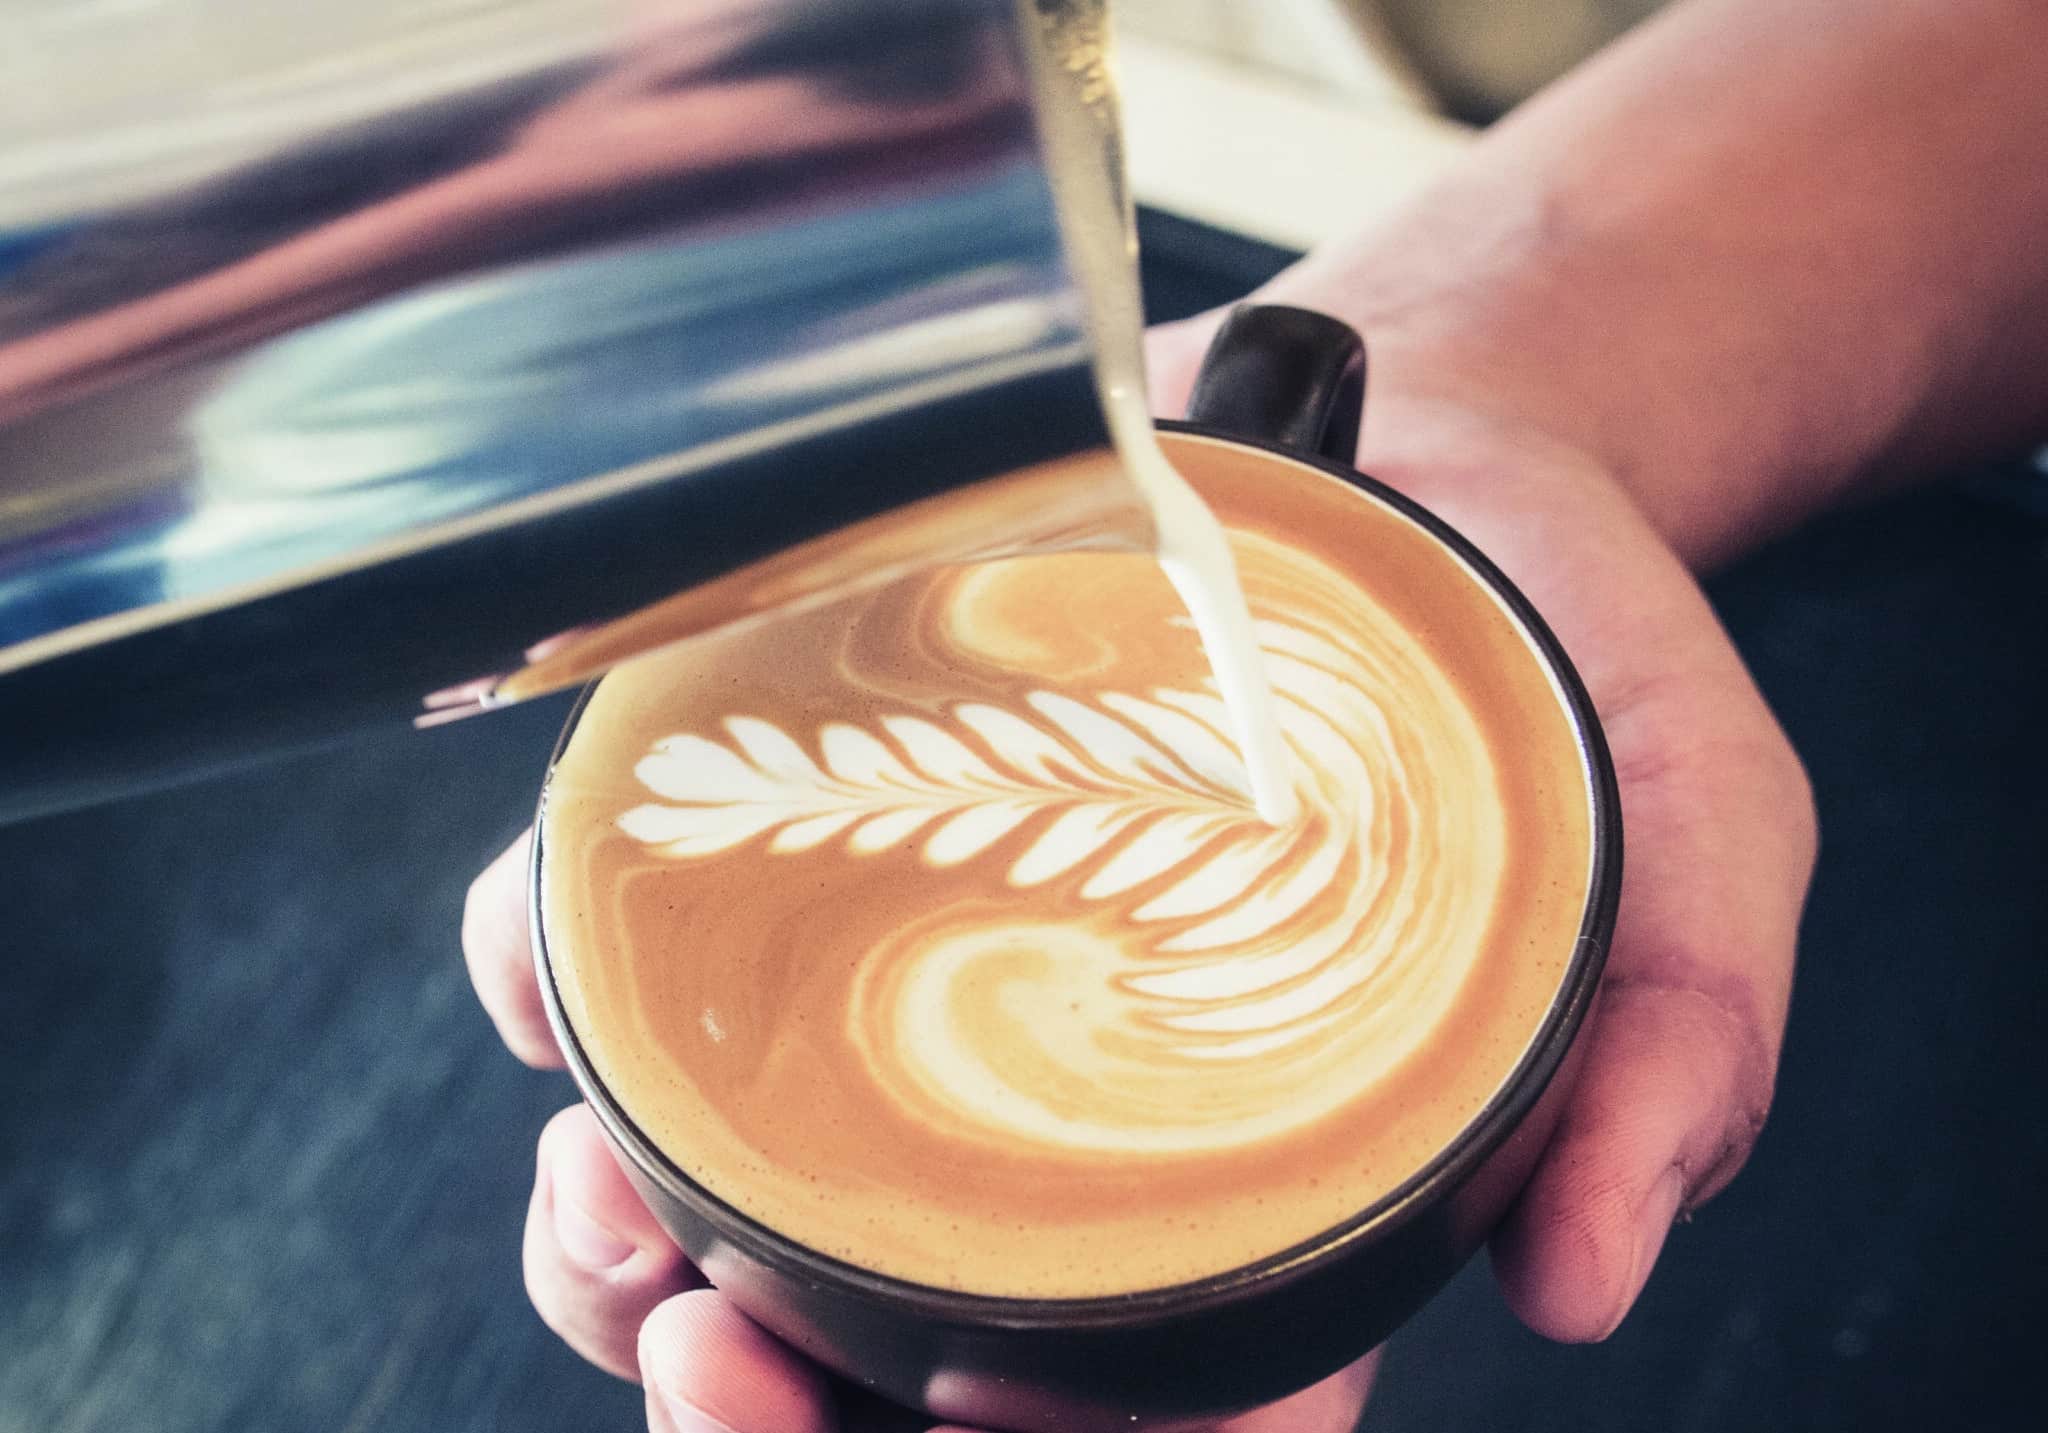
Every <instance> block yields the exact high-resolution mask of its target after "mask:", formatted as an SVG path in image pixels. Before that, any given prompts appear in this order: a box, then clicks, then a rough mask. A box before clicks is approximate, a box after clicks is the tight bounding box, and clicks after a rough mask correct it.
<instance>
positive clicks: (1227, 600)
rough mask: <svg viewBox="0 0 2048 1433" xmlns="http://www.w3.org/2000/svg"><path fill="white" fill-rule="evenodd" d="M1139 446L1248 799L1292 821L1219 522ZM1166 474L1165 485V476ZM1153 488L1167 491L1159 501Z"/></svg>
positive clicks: (1154, 451) (1263, 688)
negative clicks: (1239, 758)
mask: <svg viewBox="0 0 2048 1433" xmlns="http://www.w3.org/2000/svg"><path fill="white" fill-rule="evenodd" d="M1145 446H1146V450H1147V451H1146V452H1144V453H1142V454H1140V453H1130V454H1127V455H1126V461H1128V462H1130V463H1131V464H1132V465H1133V466H1134V467H1136V466H1140V465H1149V464H1151V463H1157V464H1158V465H1159V467H1160V468H1161V469H1162V470H1163V472H1162V473H1161V474H1159V475H1154V476H1153V477H1152V478H1150V479H1149V480H1147V486H1148V487H1152V488H1155V490H1156V491H1155V494H1154V496H1153V498H1152V502H1153V508H1152V512H1153V519H1154V521H1155V522H1157V524H1158V526H1159V537H1158V544H1159V545H1158V552H1157V554H1156V556H1157V558H1158V561H1159V566H1160V567H1161V569H1163V570H1164V571H1165V573H1166V576H1167V580H1168V581H1170V582H1172V583H1173V590H1174V591H1175V592H1177V593H1179V594H1180V600H1181V604H1182V605H1183V606H1185V607H1186V608H1187V609H1188V616H1190V617H1191V618H1193V619H1194V623H1195V632H1196V634H1197V635H1198V636H1199V637H1200V638H1201V639H1202V652H1203V655H1205V656H1206V657H1207V658H1208V659H1209V669H1210V671H1211V672H1213V673H1214V674H1215V677H1216V685H1217V687H1218V689H1219V690H1220V691H1221V693H1222V696H1223V705H1224V707H1225V709H1226V710H1228V711H1229V713H1230V726H1231V734H1232V735H1233V736H1235V737H1236V738H1237V745H1238V750H1239V751H1240V752H1241V753H1242V754H1243V756H1244V764H1245V773H1246V775H1247V776H1248V777H1249V779H1250V781H1251V791H1252V804H1253V806H1254V807H1256V808H1257V810H1258V813H1259V817H1260V819H1261V820H1263V821H1265V822H1266V824H1268V825H1270V826H1287V825H1291V824H1292V823H1293V821H1294V819H1295V817H1296V816H1297V815H1299V814H1300V802H1299V799H1298V798H1297V797H1296V795H1295V791H1294V777H1293V773H1292V763H1291V762H1290V761H1289V759H1288V752H1287V743H1286V740H1285V739H1284V738H1283V737H1282V736H1281V735H1280V724H1279V722H1277V721H1276V720H1275V719H1274V716H1273V692H1272V689H1271V687H1270V686H1269V685H1268V684H1267V681H1266V668H1265V664H1264V662H1263V661H1262V660H1261V659H1260V655H1259V639H1258V632H1257V631H1256V629H1254V628H1253V626H1252V614H1251V611H1250V609H1249V608H1247V607H1246V606H1245V601H1244V589H1243V588H1242V587H1241V586H1239V585H1238V580H1237V564H1236V563H1235V562H1234V561H1232V559H1231V556H1230V543H1229V541H1228V539H1227V538H1226V537H1225V536H1224V532H1223V524H1222V523H1220V522H1218V521H1217V520H1216V516H1215V514H1214V513H1212V512H1210V511H1209V509H1208V507H1207V505H1206V504H1204V503H1203V502H1202V500H1201V499H1200V498H1199V497H1197V496H1196V495H1195V492H1194V490H1193V489H1192V488H1190V487H1189V486H1188V485H1187V482H1186V480H1185V479H1183V478H1182V477H1181V475H1180V474H1179V473H1177V472H1175V471H1174V470H1173V465H1172V464H1171V463H1169V462H1168V461H1167V459H1166V455H1165V454H1164V453H1162V452H1160V451H1159V448H1158V446H1157V445H1156V444H1151V443H1148V444H1146V445H1145ZM1168 478H1170V479H1171V480H1172V484H1171V487H1168V486H1167V485H1166V483H1165V481H1164V479H1168ZM1160 492H1170V493H1172V494H1173V495H1172V496H1170V497H1168V498H1166V499H1165V501H1161V500H1160V497H1159V495H1158V494H1159V493H1160Z"/></svg>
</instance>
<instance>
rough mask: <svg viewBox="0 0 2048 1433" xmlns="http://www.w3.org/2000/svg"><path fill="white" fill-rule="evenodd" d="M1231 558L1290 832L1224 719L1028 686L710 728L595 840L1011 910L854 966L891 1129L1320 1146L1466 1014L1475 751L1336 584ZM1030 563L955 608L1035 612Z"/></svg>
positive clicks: (1215, 712)
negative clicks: (918, 1124)
mask: <svg viewBox="0 0 2048 1433" xmlns="http://www.w3.org/2000/svg"><path fill="white" fill-rule="evenodd" d="M1241 542H1242V545H1241V547H1240V558H1239V560H1240V564H1241V565H1243V566H1244V567H1246V568H1247V569H1248V570H1251V571H1257V572H1261V573H1282V572H1284V573H1285V582H1284V591H1285V592H1286V593H1287V596H1286V598H1285V602H1284V606H1281V607H1279V608H1278V609H1277V610H1276V608H1275V606H1274V604H1273V603H1271V602H1269V603H1268V604H1267V609H1266V610H1267V612H1268V614H1269V615H1268V616H1267V618H1266V620H1265V621H1263V622H1262V623H1261V624H1260V638H1261V646H1262V648H1263V650H1264V652H1265V656H1266V663H1267V672H1268V677H1269V679H1270V681H1271V682H1272V685H1273V690H1274V695H1275V698H1276V701H1277V712H1278V715H1279V716H1280V719H1281V724H1282V729H1283V731H1284V733H1285V735H1286V737H1287V740H1288V744H1289V747H1290V749H1291V751H1292V753H1293V756H1294V760H1295V765H1296V771H1297V775H1296V789H1297V795H1298V797H1299V800H1300V803H1301V813H1302V814H1301V817H1300V819H1299V820H1298V821H1297V822H1296V823H1295V824H1294V825H1292V826H1290V827H1289V828H1287V829H1282V830H1274V829H1272V828H1269V827H1267V826H1265V825H1264V824H1263V823H1262V822H1260V821H1259V819H1258V818H1257V816H1256V815H1255V814H1253V813H1252V811H1251V810H1250V808H1249V798H1248V796H1247V794H1246V790H1245V784H1246V783H1245V776H1244V770H1243V765H1242V763H1241V762H1240V760H1239V758H1238V756H1237V753H1236V751H1235V750H1234V749H1233V747H1232V745H1231V743H1230V741H1229V738H1228V736H1227V733H1228V731H1229V726H1228V723H1227V716H1226V714H1225V712H1224V710H1223V705H1222V702H1221V700H1220V699H1219V698H1218V697H1217V696H1216V695H1215V694H1214V692H1213V691H1205V690H1183V689H1174V688H1159V689H1154V690H1150V691H1147V692H1143V693H1130V692H1116V691H1088V692H1085V693H1080V694H1075V693H1068V692H1061V691H1053V690H1048V689H1045V688H1034V689H1032V690H1030V691H1028V692H1027V693H1025V694H1024V695H1023V697H1022V699H1021V701H1019V702H1018V703H1017V704H1016V705H1015V706H1012V707H1004V706H996V705H992V704H989V703H985V702H960V703H956V704H954V705H952V706H950V707H946V708H942V709H941V715H940V716H939V717H938V718H937V719H934V718H930V717H924V716H918V715H913V714H911V713H909V712H893V713H889V714H887V715H883V716H880V717H879V718H874V719H871V720H872V725H871V726H870V725H856V724H853V723H850V722H840V721H834V722H827V723H826V724H824V725H822V726H821V727H820V728H818V729H817V731H816V732H815V733H811V734H808V735H809V736H810V740H809V742H808V743H806V742H804V741H800V740H798V739H797V738H796V737H795V736H793V735H792V734H790V733H788V732H786V731H784V730H783V729H782V728H780V727H779V726H777V725H775V724H774V723H773V722H771V721H768V720H766V719H764V718H762V717H760V716H756V715H734V716H729V717H727V718H726V719H725V721H724V722H723V723H722V728H723V730H722V732H721V733H720V736H721V737H722V738H723V739H722V740H721V739H715V738H713V737H708V736H705V735H700V734H694V733H681V734H674V735H670V736H667V737H664V738H662V739H661V740H660V741H658V742H657V743H656V745H655V748H654V750H653V751H652V752H651V753H650V754H649V755H648V756H646V757H645V758H644V759H642V760H641V761H640V762H639V763H638V764H637V765H636V766H635V768H634V771H635V775H636V776H637V777H638V779H639V781H640V782H641V783H642V784H643V785H644V786H645V787H646V788H647V789H648V791H649V792H651V793H652V794H653V795H654V796H656V797H658V798H660V799H659V800H658V801H657V802H651V803H646V804H641V805H636V806H634V807H632V808H631V809H629V810H627V811H625V812H624V813H623V815H621V817H620V818H619V826H620V828H621V829H622V830H623V831H625V832H626V833H627V834H628V835H629V836H631V837H633V838H634V839H635V840H637V841H640V842H642V843H645V844H647V845H650V846H652V847H653V848H655V849H656V850H658V851H659V852H660V853H661V854H662V855H663V856H666V857H668V858H671V859H675V860H682V861H689V860H696V859H701V858H704V857H707V856H712V855H718V854H721V853H725V852H729V851H731V850H732V849H733V848H735V847H737V846H741V845H743V844H748V843H758V844H759V845H760V847H761V850H760V853H759V855H760V858H761V859H763V860H768V861H773V860H776V859H778V858H781V859H797V860H801V859H809V860H813V861H816V860H824V861H826V862H829V863H831V864H833V865H838V864H840V863H843V862H845V861H847V860H849V859H851V860H854V861H858V860H859V859H860V858H862V857H867V856H874V855H878V854H881V853H883V852H890V851H897V850H900V849H903V848H914V850H915V853H916V857H917V859H918V860H920V861H921V862H923V863H924V864H925V865H926V866H927V867H930V868H933V869H934V870H944V869H947V868H955V867H959V868H965V870H964V875H965V876H966V880H967V884H968V885H970V886H971V887H972V888H974V889H977V890H978V889H985V888H986V886H987V884H988V883H989V881H990V880H991V879H999V880H1000V882H1001V884H1002V885H1003V886H1004V887H1006V888H1007V889H1008V890H1010V891H1013V892H1016V893H1018V896H1019V902H1018V903H1019V911H1020V915H1019V917H1017V918H1013V919H1010V920H1005V921H1000V922H993V923H992V922H990V921H989V920H988V919H987V918H986V917H985V916H983V915H981V914H979V913H976V914H973V915H969V916H964V917H954V916H950V915H946V914H940V915H936V916H932V917H927V918H924V919H920V920H917V921H914V922H912V923H911V924H909V925H908V926H906V927H905V929H903V930H902V931H900V932H898V933H896V934H895V935H893V936H892V937H890V938H889V939H888V940H887V941H886V943H885V944H883V945H881V946H879V947H877V948H875V949H873V950H871V951H869V952H867V953H866V954H865V955H864V956H863V958H862V961H861V968H860V971H859V974H858V976H857V978H856V979H855V981H854V982H853V983H852V985H851V987H850V989H849V997H848V1003H847V1010H846V1021H847V1034H848V1037H849V1038H850V1040H851V1041H852V1042H853V1044H854V1046H855V1048H857V1049H859V1050H860V1051H861V1052H862V1057H863V1063H864V1066H865V1073H866V1074H867V1076H868V1077H869V1078H871V1079H872V1080H873V1081H874V1082H875V1084H876V1086H877V1088H878V1089H880V1090H882V1091H884V1092H886V1093H887V1095H888V1096H889V1098H891V1099H892V1100H893V1101H895V1102H896V1103H897V1104H898V1105H900V1106H901V1107H902V1108H903V1109H904V1110H905V1112H906V1113H907V1114H908V1115H910V1116H911V1117H912V1118H916V1119H919V1120H923V1121H927V1122H931V1123H935V1124H943V1125H945V1126H946V1127H948V1128H949V1129H951V1130H953V1131H954V1132H955V1133H957V1134H958V1135H959V1136H961V1137H963V1138H974V1137H989V1136H993V1137H996V1138H998V1139H1000V1140H1002V1141H1005V1142H1012V1141H1018V1140H1024V1141H1030V1142H1032V1143H1034V1144H1042V1145H1047V1146H1054V1147H1070V1148H1076V1149H1087V1150H1144V1151H1159V1152H1181V1151H1190V1150H1197V1149H1215V1148H1223V1147H1233V1146H1241V1145H1243V1144H1245V1143H1247V1142H1250V1141H1255V1140H1259V1139H1264V1138H1269V1137H1271V1136H1273V1135H1276V1134H1279V1133H1282V1132H1284V1131H1285V1130H1287V1129H1290V1128H1294V1127H1298V1126H1301V1125H1304V1124H1309V1123H1312V1122H1314V1121H1316V1120H1319V1119H1321V1118H1322V1117H1324V1116H1325V1115H1327V1114H1328V1113H1330V1111H1331V1110H1333V1109H1335V1108H1337V1107H1339V1106H1340V1105H1342V1104H1344V1103H1346V1102H1347V1101H1349V1100H1351V1099H1353V1098H1355V1097H1356V1096H1357V1095H1358V1094H1359V1093H1360V1092H1361V1091H1363V1090H1366V1089H1368V1088H1370V1087H1372V1086H1373V1085H1375V1084H1376V1083H1378V1082H1379V1080H1380V1079H1381V1078H1382V1077H1383V1076H1384V1075H1385V1074H1386V1072H1387V1070H1388V1069H1390V1068H1391V1067H1392V1066H1394V1065H1396V1064H1398V1063H1399V1062H1400V1061H1401V1060H1403V1059H1405V1058H1406V1057H1407V1056H1408V1055H1409V1054H1410V1053H1411V1052H1412V1050H1413V1049H1414V1048H1415V1047H1416V1045H1418V1044H1419V1043H1421V1042H1422V1041H1423V1040H1425V1039H1426V1038H1427V1037H1428V1036H1429V1034H1430V1033H1431V1032H1432V1031H1433V1030H1434V1029H1435V1027H1436V1026H1437V1024H1438V1022H1439V1021H1440V1020H1441V1019H1442V1018H1443V1015H1444V1013H1445V1011H1446V1010H1447V1009H1448V1007H1449V1005H1450V1003H1451V1001H1452V1000H1453V999H1454V998H1455V996H1456V994H1457V992H1458V990H1459V988H1460V987H1461V986H1462V984H1463V982H1464V979H1465V976H1466V974H1467V972H1468V970H1469V967H1470V966H1471V964H1472V962H1473V960H1474V959H1475V958H1476V956H1477V954H1478V951H1479V950H1480V947H1481V944H1482V938H1483V935H1484V932H1485V930H1486V928H1487V926H1488V924H1489V922H1490V920H1491V917H1492V906H1493V901H1494V896H1495V891H1496V887H1497V885H1498V882H1499V874H1500V865H1501V854H1502V849H1503V845H1504V836H1503V831H1502V821H1501V815H1500V812H1501V803H1500V800H1499V795H1498V792H1497V791H1496V789H1495V779H1494V772H1493V765H1492V761H1491V758H1490V757H1489V755H1488V753H1487V750H1486V746H1485V743H1484V740H1483V739H1482V737H1481V735H1480V732H1479V730H1478V727H1477V726H1476V724H1475V723H1474V722H1473V721H1472V720H1471V718H1470V717H1469V715H1467V713H1466V712H1465V710H1464V707H1463V704H1462V703H1461V702H1460V700H1459V698H1458V696H1457V694H1456V692H1455V691H1454V690H1453V689H1452V688H1451V686H1450V684H1449V682H1448V681H1447V680H1446V678H1445V677H1444V675H1443V674H1442V672H1440V671H1439V670H1438V669H1437V668H1436V666H1435V664H1434V663H1433V662H1432V661H1431V660H1430V658H1429V656H1428V654H1427V652H1426V651H1424V650H1423V649H1422V648H1421V647H1420V645H1419V644H1418V643H1417V642H1416V641H1415V640H1414V638H1413V637H1412V636H1409V635H1408V634H1406V633H1404V632H1402V631H1401V629H1400V628H1399V626H1398V625H1397V624H1395V623H1394V622H1392V621H1391V620H1389V619H1388V618H1387V616H1386V614H1385V613H1384V612H1382V611H1381V610H1380V609H1379V608H1378V606H1377V604H1375V603H1374V602H1373V601H1372V599H1371V598H1370V596H1368V595H1367V594H1366V593H1365V592H1363V591H1361V590H1360V589H1359V588H1358V587H1357V586H1356V585H1355V584H1353V583H1351V582H1350V581H1349V580H1347V579H1346V578H1345V577H1343V575H1342V574H1340V573H1338V572H1335V571H1333V570H1331V569H1329V568H1327V567H1326V566H1324V565H1322V564H1320V563H1317V562H1315V561H1314V560H1313V559H1311V558H1308V557H1306V556H1305V555H1302V554H1298V553H1289V552H1288V551H1286V550H1285V549H1283V548H1280V547H1279V546H1277V545H1276V544H1272V543H1270V542H1266V541H1264V540H1261V539H1257V538H1245V539H1242V540H1241ZM1047 561H1054V560H1052V559H1041V560H1039V561H1038V562H1032V561H1025V562H1020V563H1010V564H1004V565H1002V566H1000V567H995V568H991V569H988V570H987V571H985V572H983V573H981V574H979V575H978V579H977V581H978V584H979V585H980V586H982V587H983V588H984V589H985V588H986V587H987V586H988V585H989V584H990V583H992V582H993V583H1002V582H1016V583H1025V584H1032V585H1036V584H1039V583H1042V582H1043V580H1044V574H1043V572H1042V571H1038V570H1034V569H1038V568H1042V566H1043V564H1044V563H1045V562H1047ZM1065 561H1068V562H1077V563H1099V562H1101V561H1103V559H1101V558H1072V559H1065ZM957 582H958V579H954V583H955V585H957ZM946 590H947V587H946V584H944V583H942V584H940V587H939V591H940V593H941V594H944V593H945V592H946ZM979 595H980V596H982V597H983V598H984V599H986V598H987V597H988V595H989V594H988V593H987V592H986V591H985V590H984V591H983V592H982V593H980V594H979ZM996 600H997V601H998V602H1000V601H1001V600H1002V598H1001V595H1000V594H997V596H996ZM937 606H938V607H939V609H940V611H941V613H942V617H943V620H944V621H945V623H946V625H947V629H948V631H949V634H950V635H951V637H952V638H953V640H954V641H956V642H958V643H959V644H960V645H961V646H962V647H963V648H964V649H966V650H969V651H972V652H975V653H976V654H977V655H979V656H981V657H983V658H985V659H989V660H994V661H997V662H1003V663H1016V662H1017V660H1018V658H1019V656H1020V655H1021V656H1024V657H1030V656H1038V657H1040V658H1041V659H1042V657H1043V651H1042V649H1041V650H1040V651H1037V652H1031V653H1023V654H1018V653H1014V652H1011V651H1008V650H1005V648H1004V644H1003V640H1002V634H1001V633H995V634H990V633H983V632H977V631H975V630H974V629H973V626H972V622H971V619H966V618H965V612H966V611H971V605H970V604H966V603H953V602H949V601H948V599H947V598H946V596H944V595H941V596H940V597H939V599H938V602H937ZM1160 620H1161V621H1162V622H1171V623H1172V624H1173V626H1174V627H1175V628H1178V627H1180V626H1181V625H1183V624H1182V623H1181V622H1180V621H1179V620H1178V619H1174V618H1171V617H1168V616H1167V615H1166V614H1164V613H1162V614H1161V618H1160ZM1175 635H1177V634H1176V633H1175V632H1172V631H1166V632H1161V633H1160V634H1159V636H1160V637H1161V638H1162V639H1167V638H1171V637H1173V636H1175ZM855 695H868V694H855ZM982 866H987V867H990V868H991V869H990V870H989V871H986V872H984V871H982V870H980V869H978V868H979V867H982ZM768 878H769V879H772V876H769V877H768ZM1052 884H1057V885H1059V887H1060V888H1061V890H1060V895H1059V897H1058V898H1057V899H1055V900H1053V901H1051V902H1049V903H1048V904H1047V905H1046V906H1045V907H1044V911H1045V914H1043V915H1039V914H1035V913H1034V914H1032V915H1031V916H1029V917H1025V916H1023V915H1022V914H1021V912H1024V911H1028V910H1032V909H1033V907H1032V906H1031V905H1030V904H1029V903H1028V901H1027V900H1026V899H1025V898H1024V893H1026V892H1029V891H1032V890H1034V889H1035V888H1039V887H1044V886H1048V885H1052ZM1054 913H1061V914H1062V915H1063V918H1062V919H1053V918H1051V916H1052V915H1053V914H1054ZM1077 1089H1078V1090H1085V1091H1086V1096H1085V1099H1080V1100H1076V1099H1074V1098H1072V1097H1070V1096H1063V1094H1062V1092H1067V1091H1073V1090H1077Z"/></svg>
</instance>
